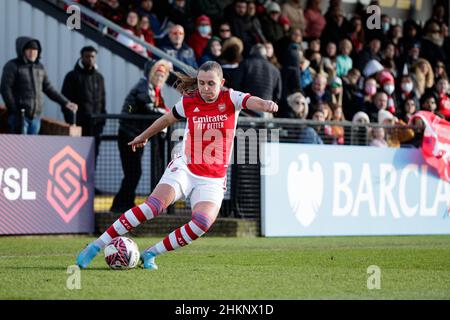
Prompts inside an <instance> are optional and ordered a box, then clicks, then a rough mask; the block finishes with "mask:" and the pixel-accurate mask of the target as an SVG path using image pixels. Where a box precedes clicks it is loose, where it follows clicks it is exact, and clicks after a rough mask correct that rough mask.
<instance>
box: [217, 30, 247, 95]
mask: <svg viewBox="0 0 450 320" xmlns="http://www.w3.org/2000/svg"><path fill="white" fill-rule="evenodd" d="M243 51H244V44H243V43H242V40H241V39H239V38H237V37H231V38H229V39H227V40H225V41H224V43H223V46H222V53H221V54H220V57H219V63H220V65H221V66H222V71H223V78H224V79H225V86H226V87H229V88H234V89H236V90H240V88H241V85H242V68H240V63H241V61H242V52H243Z"/></svg>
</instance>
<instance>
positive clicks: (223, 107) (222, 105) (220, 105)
mask: <svg viewBox="0 0 450 320" xmlns="http://www.w3.org/2000/svg"><path fill="white" fill-rule="evenodd" d="M218 108H219V111H220V112H223V111H224V110H225V103H221V104H219V105H218Z"/></svg>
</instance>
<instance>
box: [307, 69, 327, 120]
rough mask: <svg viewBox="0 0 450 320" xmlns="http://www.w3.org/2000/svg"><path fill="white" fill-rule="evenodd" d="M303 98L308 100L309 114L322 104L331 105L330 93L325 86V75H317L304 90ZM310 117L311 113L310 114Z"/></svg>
mask: <svg viewBox="0 0 450 320" xmlns="http://www.w3.org/2000/svg"><path fill="white" fill-rule="evenodd" d="M305 96H306V97H308V98H309V99H310V101H311V102H310V108H309V109H310V110H309V111H310V112H312V111H314V110H315V109H316V108H317V107H318V106H319V105H320V104H322V102H326V103H328V104H329V103H331V99H332V98H331V91H330V89H329V88H328V86H327V78H326V76H325V75H323V74H321V73H318V74H317V75H316V76H315V77H314V80H313V82H312V84H311V85H310V86H308V87H307V88H305ZM311 117H312V113H311Z"/></svg>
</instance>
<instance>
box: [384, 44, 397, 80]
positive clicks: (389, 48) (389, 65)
mask: <svg viewBox="0 0 450 320" xmlns="http://www.w3.org/2000/svg"><path fill="white" fill-rule="evenodd" d="M381 56H382V57H383V59H382V60H381V64H382V65H383V67H384V68H385V69H387V70H389V72H390V73H392V75H393V76H394V77H395V78H397V77H398V75H399V72H398V69H397V63H396V58H395V45H394V44H393V43H387V44H386V46H385V47H384V49H383V52H382V53H381Z"/></svg>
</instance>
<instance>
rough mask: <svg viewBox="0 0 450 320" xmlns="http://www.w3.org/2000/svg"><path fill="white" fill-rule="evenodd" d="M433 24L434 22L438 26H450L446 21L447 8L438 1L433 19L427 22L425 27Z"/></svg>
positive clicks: (433, 12)
mask: <svg viewBox="0 0 450 320" xmlns="http://www.w3.org/2000/svg"><path fill="white" fill-rule="evenodd" d="M431 22H434V23H436V24H438V25H446V26H448V22H447V21H445V6H444V4H443V3H442V2H439V1H437V2H436V4H435V5H434V6H433V11H432V13H431V18H430V19H429V20H428V21H426V22H425V25H427V24H428V23H431Z"/></svg>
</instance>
